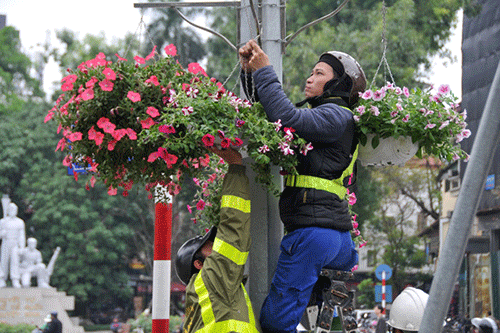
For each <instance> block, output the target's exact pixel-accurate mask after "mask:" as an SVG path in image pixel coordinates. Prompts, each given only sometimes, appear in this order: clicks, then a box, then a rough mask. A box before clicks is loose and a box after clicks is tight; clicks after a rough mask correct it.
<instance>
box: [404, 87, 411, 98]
mask: <svg viewBox="0 0 500 333" xmlns="http://www.w3.org/2000/svg"><path fill="white" fill-rule="evenodd" d="M403 95H405V96H406V97H410V90H408V88H406V87H403Z"/></svg>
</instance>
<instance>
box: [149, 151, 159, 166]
mask: <svg viewBox="0 0 500 333" xmlns="http://www.w3.org/2000/svg"><path fill="white" fill-rule="evenodd" d="M157 158H158V152H157V151H154V152H152V153H151V154H149V156H148V162H149V163H151V162H154V161H155V160H156V159H157Z"/></svg>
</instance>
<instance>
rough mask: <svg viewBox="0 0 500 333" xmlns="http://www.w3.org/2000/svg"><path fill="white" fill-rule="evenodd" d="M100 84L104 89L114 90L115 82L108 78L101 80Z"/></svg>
mask: <svg viewBox="0 0 500 333" xmlns="http://www.w3.org/2000/svg"><path fill="white" fill-rule="evenodd" d="M99 86H100V87H101V89H102V90H103V91H113V86H114V83H113V82H111V81H110V80H108V79H105V80H103V81H101V82H99Z"/></svg>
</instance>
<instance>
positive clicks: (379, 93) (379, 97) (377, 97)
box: [373, 89, 385, 101]
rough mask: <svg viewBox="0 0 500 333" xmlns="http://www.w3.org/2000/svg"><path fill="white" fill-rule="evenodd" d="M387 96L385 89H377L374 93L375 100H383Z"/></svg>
mask: <svg viewBox="0 0 500 333" xmlns="http://www.w3.org/2000/svg"><path fill="white" fill-rule="evenodd" d="M384 97H385V90H382V89H380V90H377V91H375V92H374V93H373V100H374V101H381V100H382V99H383V98H384Z"/></svg>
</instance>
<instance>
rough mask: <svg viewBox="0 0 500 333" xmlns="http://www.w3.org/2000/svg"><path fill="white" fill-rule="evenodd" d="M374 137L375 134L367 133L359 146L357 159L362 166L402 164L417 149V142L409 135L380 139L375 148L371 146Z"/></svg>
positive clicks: (413, 154)
mask: <svg viewBox="0 0 500 333" xmlns="http://www.w3.org/2000/svg"><path fill="white" fill-rule="evenodd" d="M374 137H375V134H367V142H366V145H364V146H363V145H360V146H359V153H358V160H359V161H360V162H361V164H362V165H363V166H388V165H404V164H405V163H406V162H407V161H409V160H410V159H411V158H412V157H413V156H415V153H416V152H417V150H418V144H417V143H413V142H412V141H411V137H409V136H400V137H399V138H397V139H395V138H394V137H392V136H391V137H388V138H385V139H380V141H379V144H378V145H377V146H376V148H373V146H372V142H373V139H374Z"/></svg>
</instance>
